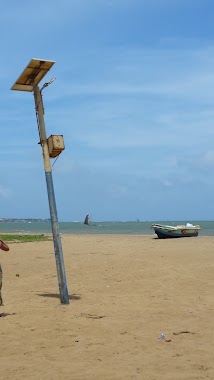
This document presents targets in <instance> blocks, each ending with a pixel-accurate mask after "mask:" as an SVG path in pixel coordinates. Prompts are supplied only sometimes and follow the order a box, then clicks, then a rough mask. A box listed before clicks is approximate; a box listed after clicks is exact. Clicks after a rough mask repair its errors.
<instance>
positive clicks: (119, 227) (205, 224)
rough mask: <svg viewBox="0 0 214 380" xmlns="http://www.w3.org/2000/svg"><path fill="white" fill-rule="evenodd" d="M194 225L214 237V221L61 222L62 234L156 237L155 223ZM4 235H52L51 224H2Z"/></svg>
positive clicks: (0, 227) (201, 232) (0, 228)
mask: <svg viewBox="0 0 214 380" xmlns="http://www.w3.org/2000/svg"><path fill="white" fill-rule="evenodd" d="M187 222H188V223H192V224H193V225H196V224H199V225H200V226H201V231H200V233H199V235H200V236H214V221H198V220H197V221H191V220H188V221H157V220H156V221H151V222H91V224H90V225H89V226H87V225H85V224H83V223H82V222H59V230H60V232H61V233H62V234H128V235H151V236H152V235H154V231H153V230H152V229H151V228H150V227H151V225H152V224H153V223H160V224H166V225H170V226H177V225H180V224H186V223H187ZM1 233H2V234H3V233H35V234H46V233H51V223H50V222H21V221H20V222H0V234H1Z"/></svg>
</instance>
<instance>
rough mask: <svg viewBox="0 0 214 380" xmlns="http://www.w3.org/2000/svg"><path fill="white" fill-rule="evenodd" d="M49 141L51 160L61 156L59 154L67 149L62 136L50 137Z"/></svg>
mask: <svg viewBox="0 0 214 380" xmlns="http://www.w3.org/2000/svg"><path fill="white" fill-rule="evenodd" d="M47 141H48V151H49V156H50V158H54V157H57V156H59V154H60V153H61V152H62V151H63V150H64V149H65V145H64V140H63V136H62V135H51V136H50V137H48V140H47Z"/></svg>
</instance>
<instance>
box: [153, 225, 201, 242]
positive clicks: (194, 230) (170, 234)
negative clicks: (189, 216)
mask: <svg viewBox="0 0 214 380" xmlns="http://www.w3.org/2000/svg"><path fill="white" fill-rule="evenodd" d="M151 228H152V229H153V230H154V231H155V233H156V235H157V236H158V238H159V239H169V238H181V237H193V236H198V234H199V231H200V230H201V227H200V226H199V225H196V226H194V225H193V224H191V223H187V224H186V225H180V226H166V225H164V224H156V223H155V224H152V226H151Z"/></svg>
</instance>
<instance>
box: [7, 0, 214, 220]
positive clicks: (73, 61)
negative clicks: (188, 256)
mask: <svg viewBox="0 0 214 380" xmlns="http://www.w3.org/2000/svg"><path fill="white" fill-rule="evenodd" d="M213 13H214V3H213V0H90V1H89V0H60V1H58V0H54V1H52V0H37V2H36V3H32V2H30V1H26V0H20V1H19V2H17V1H15V0H8V1H7V2H2V3H1V4H0V36H1V37H0V38H1V61H0V66H1V70H0V128H1V139H0V141H1V149H0V208H1V212H0V217H1V218H48V217H49V205H48V196H47V188H46V181H45V173H44V165H43V158H42V151H41V146H40V145H39V144H38V142H39V136H38V129H37V123H36V116H35V105H34V98H33V93H30V92H20V91H11V90H10V89H11V87H12V85H13V84H14V82H15V81H16V79H17V78H18V77H19V76H20V74H21V73H22V71H23V70H24V68H25V67H26V66H27V64H28V63H29V61H30V60H31V59H32V58H39V59H45V60H53V61H55V62H56V63H55V64H54V66H53V67H52V68H51V70H50V71H49V72H48V73H47V75H46V77H45V78H44V79H43V80H42V81H41V83H40V85H41V86H42V85H43V84H44V83H45V82H46V81H49V80H50V79H51V78H53V77H56V80H55V81H54V82H53V83H52V84H51V85H50V86H49V87H47V88H45V89H44V90H43V101H44V107H45V115H44V116H45V126H46V132H47V136H48V137H49V136H50V135H63V137H64V143H65V150H64V151H63V152H62V153H61V155H60V156H59V157H58V159H57V160H56V161H55V160H54V159H51V164H52V175H53V183H54V190H55V198H56V204H57V212H58V218H59V221H82V220H84V217H85V214H86V213H90V215H91V219H92V220H94V221H127V220H128V221H136V220H137V219H139V220H140V221H144V220H145V221H150V220H151V221H154V220H185V221H191V220H214V200H213V198H214V26H213Z"/></svg>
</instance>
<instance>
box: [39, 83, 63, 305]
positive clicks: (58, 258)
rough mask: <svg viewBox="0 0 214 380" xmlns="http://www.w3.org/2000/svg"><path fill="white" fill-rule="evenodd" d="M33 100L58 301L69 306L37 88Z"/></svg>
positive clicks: (42, 113)
mask: <svg viewBox="0 0 214 380" xmlns="http://www.w3.org/2000/svg"><path fill="white" fill-rule="evenodd" d="M34 100H35V106H36V115H37V122H38V128H39V136H40V144H41V147H42V154H43V161H44V169H45V178H46V184H47V192H48V200H49V208H50V217H51V226H52V234H53V242H54V252H55V259H56V269H57V275H58V284H59V292H60V300H61V303H62V304H69V296H68V289H67V282H66V274H65V267H64V259H63V252H62V243H61V238H60V233H59V226H58V217H57V209H56V201H55V195H54V187H53V179H52V169H51V163H50V157H49V151H48V142H47V136H46V131H45V122H44V107H43V101H42V95H41V91H40V89H39V87H38V86H35V87H34Z"/></svg>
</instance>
